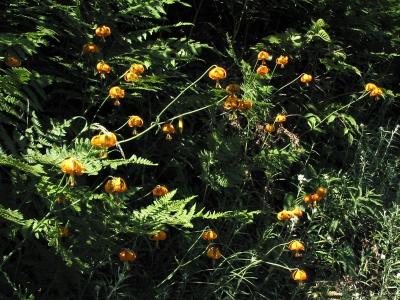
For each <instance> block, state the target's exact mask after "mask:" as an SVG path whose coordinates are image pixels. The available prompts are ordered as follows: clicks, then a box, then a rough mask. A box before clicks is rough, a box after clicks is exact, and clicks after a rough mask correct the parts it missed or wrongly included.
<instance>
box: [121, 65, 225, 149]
mask: <svg viewBox="0 0 400 300" xmlns="http://www.w3.org/2000/svg"><path fill="white" fill-rule="evenodd" d="M214 67H215V65H212V66H211V67H209V68H208V69H207V71H205V72H204V73H203V74H202V75H201V76H200V77H199V78H197V79H196V80H195V81H193V82H192V83H191V84H190V85H189V86H187V87H186V88H185V89H184V90H183V91H182V92H180V93H179V95H178V96H176V97H175V98H174V99H173V100H172V101H171V102H170V103H169V104H168V105H167V106H165V107H164V109H163V110H162V111H161V112H160V113H159V114H158V115H157V117H156V120H155V121H154V122H152V123H151V125H150V127H148V128H146V129H145V130H143V131H142V132H141V133H139V134H137V135H135V136H133V137H130V138H128V139H126V140H123V141H120V142H119V144H123V143H126V142H130V141H132V140H134V139H137V138H139V137H141V136H142V135H144V134H145V133H146V132H148V131H150V130H151V129H153V128H154V127H157V126H159V125H161V124H164V123H167V122H168V121H172V120H175V119H177V118H179V117H182V116H185V115H189V114H192V113H195V112H198V111H201V110H204V109H207V108H209V107H211V106H214V105H216V104H218V103H219V102H221V101H222V100H224V99H225V98H226V97H224V98H223V99H221V100H218V101H217V102H216V103H213V104H210V105H207V106H204V107H201V108H198V109H195V110H192V111H189V112H186V113H183V114H180V115H178V116H175V117H173V118H171V119H169V120H167V121H164V122H160V117H161V115H162V114H163V113H164V112H165V111H166V110H167V109H168V108H169V107H170V106H171V105H172V104H174V103H175V102H176V101H177V100H178V99H179V98H180V97H181V96H182V95H183V94H184V93H185V92H186V91H187V90H188V89H190V88H191V87H192V86H193V85H195V84H196V83H197V82H199V81H200V80H201V79H202V78H203V77H204V76H205V75H206V74H207V73H208V72H209V70H210V69H212V68H214Z"/></svg>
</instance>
